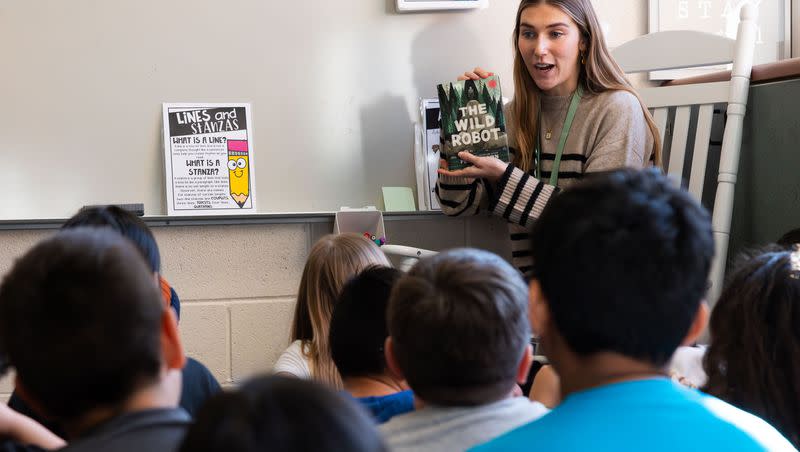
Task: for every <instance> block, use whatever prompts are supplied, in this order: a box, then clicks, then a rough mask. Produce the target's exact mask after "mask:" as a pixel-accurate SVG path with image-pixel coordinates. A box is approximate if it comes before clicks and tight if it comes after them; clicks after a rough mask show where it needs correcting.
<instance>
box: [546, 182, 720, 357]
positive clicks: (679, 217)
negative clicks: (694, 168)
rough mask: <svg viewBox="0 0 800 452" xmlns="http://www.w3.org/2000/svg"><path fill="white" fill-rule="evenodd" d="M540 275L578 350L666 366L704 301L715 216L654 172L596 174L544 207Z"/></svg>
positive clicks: (557, 318) (558, 321) (556, 317)
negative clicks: (609, 354) (610, 354)
mask: <svg viewBox="0 0 800 452" xmlns="http://www.w3.org/2000/svg"><path fill="white" fill-rule="evenodd" d="M531 244H532V248H531V249H532V256H533V260H534V272H533V277H534V278H535V279H537V280H538V281H539V283H540V284H541V289H542V292H543V294H544V296H545V298H546V300H547V303H548V306H549V308H550V311H551V315H552V320H553V322H554V324H555V326H556V327H557V329H558V332H559V333H560V334H561V336H562V337H563V338H564V340H565V341H566V343H567V345H568V346H569V347H570V348H571V349H572V351H573V352H575V353H577V354H578V355H582V356H587V355H592V354H594V353H598V352H615V353H618V354H621V355H623V356H626V357H630V358H634V359H637V360H642V361H645V362H648V363H651V364H655V365H663V364H665V363H666V362H667V361H668V360H669V359H670V357H671V356H672V354H673V353H674V351H675V349H676V348H677V347H678V345H680V343H681V341H682V340H683V339H684V337H685V336H686V334H687V333H688V330H689V328H690V326H691V324H692V322H693V320H694V317H695V315H696V313H697V310H698V308H699V306H700V303H701V301H702V299H703V297H704V295H705V291H706V287H707V281H708V272H709V269H710V266H711V258H712V256H713V254H714V239H713V236H712V232H711V222H710V219H709V215H708V212H706V210H705V209H704V208H703V207H702V206H701V205H700V204H699V203H698V202H697V201H695V200H694V199H693V198H692V197H691V196H690V195H689V193H687V192H685V191H683V190H681V189H680V188H678V187H676V186H675V185H674V184H673V183H672V182H671V181H670V180H669V179H668V178H667V177H666V176H664V175H662V174H661V173H660V172H658V171H657V170H644V171H637V170H632V169H625V170H618V171H613V172H608V173H602V174H598V175H594V176H593V177H589V178H587V179H585V180H584V181H582V182H581V183H579V184H576V185H575V186H572V187H570V188H568V189H566V190H564V192H562V193H561V194H559V195H558V196H557V197H555V198H553V199H552V200H551V201H550V203H549V204H548V205H547V206H546V207H545V209H544V211H543V212H542V215H541V217H540V218H539V219H538V221H537V222H536V223H535V224H534V226H533V231H532V234H531Z"/></svg>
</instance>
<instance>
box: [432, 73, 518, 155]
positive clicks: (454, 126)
mask: <svg viewBox="0 0 800 452" xmlns="http://www.w3.org/2000/svg"><path fill="white" fill-rule="evenodd" d="M437 90H438V93H439V108H440V112H441V117H442V125H441V139H442V149H441V154H442V156H443V158H444V159H445V160H447V165H448V168H449V169H450V170H458V169H462V168H466V167H468V166H471V165H470V164H469V163H467V162H465V161H463V160H461V159H460V158H458V153H459V152H461V151H468V152H470V153H472V154H473V155H477V156H480V157H496V158H498V159H500V160H502V161H504V162H508V161H509V155H508V138H507V136H506V121H505V117H504V116H503V95H502V92H501V90H500V80H499V79H498V78H497V76H496V75H493V76H491V77H488V78H485V79H481V80H463V81H458V82H449V83H442V84H440V85H438V86H437Z"/></svg>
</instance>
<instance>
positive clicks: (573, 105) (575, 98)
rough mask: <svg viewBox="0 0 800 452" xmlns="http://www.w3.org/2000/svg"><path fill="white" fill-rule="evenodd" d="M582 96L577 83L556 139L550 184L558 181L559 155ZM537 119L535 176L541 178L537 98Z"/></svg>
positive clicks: (540, 125)
mask: <svg viewBox="0 0 800 452" xmlns="http://www.w3.org/2000/svg"><path fill="white" fill-rule="evenodd" d="M582 96H583V87H582V86H581V85H580V84H579V85H578V89H576V90H575V92H574V93H572V99H571V100H570V101H569V109H568V110H567V118H566V119H565V120H564V127H562V128H561V137H560V138H559V139H558V147H557V148H556V158H555V160H554V161H553V171H552V172H551V173H550V185H553V186H555V185H556V182H558V170H559V167H560V166H561V156H562V155H563V154H564V145H566V144H567V137H568V136H569V130H570V129H571V128H572V122H573V120H574V119H575V112H576V111H577V110H578V104H580V103H581V97H582ZM537 115H538V120H537V121H536V124H537V128H538V129H539V130H538V132H537V134H536V135H537V138H538V139H537V142H536V162H535V164H536V173H535V175H536V178H537V179H541V178H542V101H541V99H540V100H539V111H538V112H537Z"/></svg>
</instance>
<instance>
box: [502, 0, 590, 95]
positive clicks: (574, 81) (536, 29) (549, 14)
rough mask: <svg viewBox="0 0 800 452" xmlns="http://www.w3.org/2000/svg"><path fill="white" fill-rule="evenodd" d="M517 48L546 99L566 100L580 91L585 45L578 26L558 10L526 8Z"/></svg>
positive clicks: (523, 12)
mask: <svg viewBox="0 0 800 452" xmlns="http://www.w3.org/2000/svg"><path fill="white" fill-rule="evenodd" d="M517 45H518V47H519V52H520V54H522V59H523V61H525V67H527V68H528V73H529V74H530V76H531V78H533V81H534V82H535V83H536V86H538V87H539V89H540V90H542V92H543V93H544V94H545V95H549V96H566V95H569V94H571V93H572V92H573V91H575V89H576V88H577V87H578V76H579V75H580V64H581V63H580V58H581V52H583V51H585V50H586V43H585V42H584V40H583V38H582V37H581V33H580V30H579V29H578V25H577V24H576V23H575V22H574V21H573V20H572V19H571V18H570V17H569V16H568V15H567V14H566V13H564V12H563V11H561V10H560V9H559V8H557V7H555V6H552V5H548V4H546V3H540V4H538V5H534V6H529V7H527V8H525V9H524V10H523V11H522V15H521V16H520V25H519V40H518V41H517Z"/></svg>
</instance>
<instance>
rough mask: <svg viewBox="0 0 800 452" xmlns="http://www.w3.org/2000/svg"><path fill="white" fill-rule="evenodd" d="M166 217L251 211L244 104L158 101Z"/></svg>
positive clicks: (252, 190)
mask: <svg viewBox="0 0 800 452" xmlns="http://www.w3.org/2000/svg"><path fill="white" fill-rule="evenodd" d="M163 114H164V158H165V161H164V163H165V167H166V180H167V213H168V214H169V215H231V214H240V213H255V212H256V200H255V195H256V190H255V163H254V158H253V157H254V152H253V133H252V120H251V118H250V104H164V108H163Z"/></svg>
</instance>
